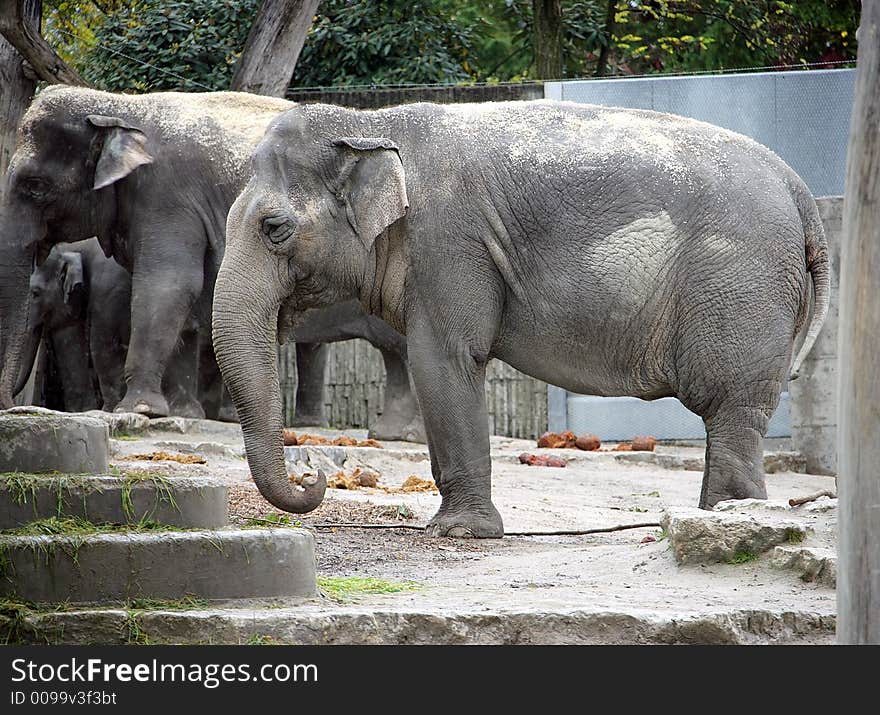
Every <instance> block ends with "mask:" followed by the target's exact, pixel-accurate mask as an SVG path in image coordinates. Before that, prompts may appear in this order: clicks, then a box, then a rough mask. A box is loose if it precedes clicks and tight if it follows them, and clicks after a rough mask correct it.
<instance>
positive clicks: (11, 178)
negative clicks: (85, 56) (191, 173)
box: [0, 87, 153, 408]
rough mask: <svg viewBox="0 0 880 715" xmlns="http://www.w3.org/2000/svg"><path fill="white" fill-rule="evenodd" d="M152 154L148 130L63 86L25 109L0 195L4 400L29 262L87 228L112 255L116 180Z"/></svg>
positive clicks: (7, 402)
mask: <svg viewBox="0 0 880 715" xmlns="http://www.w3.org/2000/svg"><path fill="white" fill-rule="evenodd" d="M152 161H153V158H152V156H151V154H150V151H149V149H148V140H147V137H146V135H145V134H144V132H143V131H141V130H140V129H139V128H137V127H134V126H132V125H130V124H129V123H127V122H126V121H124V120H122V119H120V118H118V117H115V116H107V115H94V114H89V115H86V114H84V113H83V110H82V107H81V106H78V105H77V103H76V101H75V97H71V96H68V95H65V90H64V88H60V87H50V88H48V89H46V90H44V91H43V92H42V93H41V94H40V95H39V96H38V97H37V98H36V99H35V100H34V102H33V103H32V104H31V106H30V108H29V109H28V111H27V112H26V113H25V116H24V118H23V119H22V123H21V126H20V127H19V134H18V143H17V146H16V151H15V153H14V155H13V157H12V160H11V162H10V164H9V168H8V170H7V173H6V177H5V184H4V191H3V197H2V203H0V408H5V407H9V406H11V404H12V392H13V387H14V386H15V383H16V381H17V380H16V378H17V377H18V374H19V363H20V355H21V350H22V347H23V342H24V340H25V334H26V319H27V314H26V313H27V308H26V306H27V302H26V301H27V296H28V280H29V277H30V275H31V271H32V268H33V267H34V265H35V264H36V265H37V266H39V265H41V264H42V263H43V261H44V260H45V259H46V257H47V255H48V253H49V250H50V249H51V247H52V245H53V244H56V243H60V242H72V241H79V240H82V239H85V238H89V237H90V236H98V239H99V241H100V242H101V247H102V249H103V250H104V253H105V254H106V255H107V256H108V257H109V256H111V255H112V254H113V245H112V237H113V235H114V232H113V230H112V227H113V224H114V221H115V220H116V206H117V203H116V196H115V192H116V187H117V185H118V183H119V182H120V181H121V180H123V179H125V178H126V177H127V176H129V174H131V173H132V172H134V171H135V170H136V169H137V168H138V167H141V166H143V165H145V164H149V163H151V162H152Z"/></svg>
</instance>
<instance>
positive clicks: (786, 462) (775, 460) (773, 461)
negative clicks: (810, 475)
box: [764, 452, 807, 474]
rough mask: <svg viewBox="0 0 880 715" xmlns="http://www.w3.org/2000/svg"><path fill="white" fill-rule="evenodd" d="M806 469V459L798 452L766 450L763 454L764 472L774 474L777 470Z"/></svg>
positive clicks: (799, 471)
mask: <svg viewBox="0 0 880 715" xmlns="http://www.w3.org/2000/svg"><path fill="white" fill-rule="evenodd" d="M806 471H807V460H806V458H805V457H804V456H803V455H802V454H801V453H800V452H766V453H765V454H764V472H765V473H766V474H776V473H777V472H798V473H805V472H806Z"/></svg>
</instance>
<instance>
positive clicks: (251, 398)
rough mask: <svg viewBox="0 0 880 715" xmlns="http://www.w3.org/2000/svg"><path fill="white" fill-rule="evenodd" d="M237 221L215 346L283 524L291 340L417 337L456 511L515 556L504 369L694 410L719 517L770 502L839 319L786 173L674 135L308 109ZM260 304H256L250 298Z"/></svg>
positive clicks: (694, 137) (456, 115)
mask: <svg viewBox="0 0 880 715" xmlns="http://www.w3.org/2000/svg"><path fill="white" fill-rule="evenodd" d="M253 166H254V176H253V178H252V179H251V181H250V182H249V183H248V185H247V186H246V188H245V190H244V191H243V192H242V194H241V195H240V196H239V197H238V198H237V199H236V201H235V203H234V205H233V206H232V208H231V210H230V213H229V220H228V232H227V247H226V255H225V257H224V260H223V265H222V267H221V270H220V274H219V276H218V278H217V286H216V290H215V297H214V345H215V350H216V352H217V356H218V360H219V363H220V367H221V370H222V372H223V375H224V378H225V380H226V384H227V386H228V388H229V391H230V394H231V395H232V398H233V400H234V401H235V404H236V407H237V410H238V414H239V417H240V420H241V424H242V428H243V430H244V437H245V445H246V448H247V457H248V460H249V463H250V467H251V473H252V474H253V476H254V479H255V481H256V483H257V485H258V486H259V488H260V490H261V491H262V493H263V494H264V496H266V497H267V498H268V499H269V500H270V501H271V502H273V503H274V504H275V505H276V506H278V507H280V508H282V509H288V510H295V507H297V506H298V505H299V502H301V501H308V502H309V503H316V502H317V501H318V500H319V493H320V491H321V488H322V486H323V485H322V484H321V483H320V482H319V483H316V484H314V485H311V486H309V487H307V488H306V490H305V494H306V497H308V498H306V497H304V496H302V495H300V494H297V493H295V492H294V490H293V488H292V487H291V484H290V482H289V481H288V480H287V476H286V474H285V471H284V458H283V452H282V447H281V440H280V437H279V434H278V433H279V427H280V415H279V407H278V382H277V376H276V372H275V362H274V357H273V356H274V352H273V351H274V347H273V346H274V338H275V332H276V324H277V322H278V314H279V309H280V312H281V322H282V323H283V322H285V320H288V319H289V317H288V316H290V315H292V314H295V313H296V312H297V311H299V310H303V309H306V308H311V307H314V306H319V305H324V304H327V303H333V302H337V301H340V300H342V299H345V298H357V299H359V300H360V302H361V305H363V306H364V308H365V309H366V310H368V311H369V312H370V313H371V314H373V315H377V316H380V317H382V318H383V319H384V320H386V321H387V322H388V323H389V324H390V325H392V326H393V327H395V328H396V329H397V330H399V331H400V332H402V333H404V334H405V335H406V336H407V346H408V348H409V359H410V366H411V370H412V373H413V379H414V383H415V387H416V392H417V394H418V400H419V404H420V406H421V408H422V414H423V417H424V419H425V426H426V430H427V433H428V445H429V448H430V453H431V465H432V470H433V474H434V479H435V481H436V482H437V485H438V487H439V489H440V492H441V495H442V505H441V507H440V510H439V511H438V512H437V514H436V515H435V516H434V518H433V519H432V520H431V522H430V524H429V529H428V532H429V533H430V534H433V535H448V536H472V537H498V536H501V535H502V533H503V526H502V520H501V516H500V515H499V513H498V511H497V510H496V509H495V507H494V505H493V504H492V501H491V479H490V464H491V463H490V459H489V434H488V426H487V415H486V405H485V401H484V400H485V398H484V392H483V383H484V378H485V370H486V363H487V362H488V360H489V359H490V358H492V357H495V358H499V359H501V360H503V361H504V362H507V363H508V364H510V365H512V366H513V367H515V368H517V369H518V370H521V371H523V372H525V373H527V374H529V375H533V376H535V377H537V378H540V379H542V380H546V381H547V382H551V383H554V384H556V385H559V386H561V387H564V388H566V389H568V390H572V391H575V392H580V393H586V394H595V395H634V396H637V397H641V398H643V399H648V400H651V399H657V398H661V397H666V396H676V397H678V398H679V399H680V400H681V401H682V402H683V403H684V404H685V405H686V406H687V407H688V408H689V409H691V410H692V411H694V412H695V413H697V414H698V415H700V416H701V417H702V418H703V420H704V423H705V426H706V431H707V448H706V469H705V474H704V477H703V486H702V492H701V494H700V498H699V504H700V506H702V507H704V508H711V507H712V506H713V505H714V504H715V503H716V502H718V501H720V500H722V499H743V498H747V497H756V498H765V496H766V491H765V485H764V475H763V470H762V442H763V435H764V433H765V431H766V428H767V423H768V419H769V417H770V416H771V414H772V413H773V411H774V409H775V408H776V405H777V402H778V399H779V393H780V390H781V388H782V385H783V382H784V381H785V379H786V378H787V376H788V374H789V365H790V364H791V357H792V353H793V342H794V340H795V337H796V334H797V333H798V331H799V330H800V328H801V327H802V326H803V324H804V323H805V322H806V318H807V315H808V313H809V309H808V304H809V300H808V298H809V276H812V282H813V287H814V293H815V304H816V309H815V310H814V312H813V318H812V321H811V324H810V328H809V331H808V333H807V336H806V338H805V343H804V346H803V348H802V349H801V352H800V353H799V356H798V360H796V361H795V370H796V367H797V365H798V364H799V363H800V360H802V359H803V355H804V354H805V353H806V351H808V350H809V348H810V346H811V345H812V342H813V341H814V340H815V336H816V334H817V332H818V330H819V328H820V327H821V323H822V320H823V319H824V315H825V312H826V310H827V304H828V259H827V247H826V243H825V239H824V234H823V231H822V225H821V222H820V220H819V216H818V212H817V209H816V205H815V203H814V201H813V199H812V197H811V196H810V193H809V191H808V190H807V188H806V186H805V185H804V184H803V182H802V181H801V180H800V179H799V178H798V177H797V176H796V175H795V174H794V172H792V171H791V169H790V168H789V167H788V166H786V165H785V164H784V163H783V162H782V161H781V160H780V159H779V158H778V157H777V156H776V155H774V154H773V153H772V152H770V151H769V150H767V149H766V148H764V147H762V146H760V145H758V144H756V143H755V142H753V141H751V140H749V139H747V138H745V137H742V136H740V135H736V134H733V133H731V132H728V131H726V130H723V129H720V128H718V127H714V126H711V125H707V124H703V123H700V122H695V121H692V120H688V119H684V118H681V117H675V116H672V115H665V114H657V113H653V112H645V111H635V110H625V109H614V108H601V107H595V106H589V105H575V104H568V103H554V102H546V101H541V102H508V103H498V104H484V105H445V106H443V105H431V104H415V105H408V106H404V107H398V108H390V109H386V110H380V111H374V112H358V111H354V110H348V109H343V108H339V107H332V106H328V105H302V106H299V107H297V108H295V109H293V110H291V111H289V112H287V113H285V114H283V115H282V116H281V117H279V118H278V119H277V120H276V121H275V122H273V124H272V126H271V127H270V129H269V131H268V132H267V134H266V137H265V138H264V139H263V141H262V142H261V143H260V145H259V147H258V148H257V150H256V152H255V154H254V160H253ZM241 286H247V287H248V288H247V290H246V291H244V290H242V289H241Z"/></svg>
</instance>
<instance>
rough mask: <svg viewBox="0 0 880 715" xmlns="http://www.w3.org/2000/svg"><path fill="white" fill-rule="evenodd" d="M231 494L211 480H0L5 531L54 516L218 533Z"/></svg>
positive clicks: (0, 508)
mask: <svg viewBox="0 0 880 715" xmlns="http://www.w3.org/2000/svg"><path fill="white" fill-rule="evenodd" d="M227 492H228V488H227V485H226V484H225V483H224V482H222V481H220V480H217V479H210V478H207V477H188V476H180V477H168V478H151V477H147V478H137V479H130V478H128V479H127V478H125V477H118V476H109V475H104V476H86V475H84V476H74V477H65V476H52V475H8V476H6V477H0V529H14V528H16V527H19V526H21V525H23V524H26V523H28V522H31V521H35V520H38V519H48V518H49V517H53V516H66V517H81V518H83V519H86V520H87V521H91V522H93V523H111V524H130V523H137V522H140V521H155V522H158V523H160V524H169V525H171V526H179V527H184V528H190V529H217V528H220V527H223V526H226V525H227V523H228V518H227V496H228V495H227Z"/></svg>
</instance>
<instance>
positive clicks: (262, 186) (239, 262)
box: [213, 107, 408, 512]
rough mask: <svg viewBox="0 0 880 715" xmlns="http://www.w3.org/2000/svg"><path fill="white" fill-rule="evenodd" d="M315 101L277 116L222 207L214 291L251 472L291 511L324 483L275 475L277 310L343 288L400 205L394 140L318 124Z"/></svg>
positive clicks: (218, 335) (307, 503)
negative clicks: (246, 178)
mask: <svg viewBox="0 0 880 715" xmlns="http://www.w3.org/2000/svg"><path fill="white" fill-rule="evenodd" d="M323 110H324V111H327V110H328V108H326V107H325V108H323ZM320 111H321V110H318V109H315V108H311V109H309V108H306V107H299V108H297V109H294V110H291V111H290V112H288V113H286V114H285V115H282V117H281V118H280V119H278V120H276V122H275V123H274V125H273V126H272V127H271V128H270V129H269V131H268V132H267V134H266V136H265V137H264V139H263V141H262V142H261V143H260V145H259V146H258V147H257V149H256V151H255V153H254V156H253V178H252V179H251V181H250V183H249V184H248V185H247V186H246V187H245V189H244V191H243V192H242V194H241V195H240V196H239V197H238V199H237V200H236V201H235V203H234V204H233V206H232V208H231V209H230V212H229V217H228V219H227V237H226V250H225V254H224V257H223V264H222V266H221V269H220V273H219V275H218V277H217V283H216V287H215V290H214V318H213V329H214V350H215V352H216V354H217V358H218V362H219V364H220V367H221V370H222V372H223V377H224V380H225V382H226V385H227V387H228V388H229V392H230V395H231V396H232V399H233V400H234V401H235V406H236V409H237V410H238V415H239V418H240V421H241V426H242V430H243V432H244V438H245V447H246V450H247V456H248V461H249V464H250V468H251V474H252V475H253V477H254V481H255V482H256V484H257V486H258V487H259V488H260V491H261V492H262V494H263V495H264V496H265V497H266V498H267V499H268V500H269V501H270V502H272V503H273V504H274V505H276V506H277V507H280V508H282V509H285V510H287V511H293V512H304V511H309V510H311V509H314V508H315V507H316V506H317V505H318V504H319V503H320V501H321V499H322V498H323V492H324V488H325V486H326V485H325V482H324V480H323V479H322V478H320V475H318V477H317V478H316V479H315V480H314V483H312V484H308V483H306V482H304V484H305V486H304V487H299V486H294V485H293V484H292V483H291V482H290V481H289V480H288V477H287V473H286V469H285V463H284V452H283V445H282V439H281V429H282V420H281V399H280V394H279V387H278V374H277V370H276V361H275V343H276V339H277V325H278V315H279V308H280V307H281V306H282V305H283V306H284V309H285V313H286V314H287V313H288V312H289V311H291V310H292V311H301V310H304V309H307V308H311V307H317V306H320V305H327V304H331V303H336V302H338V301H340V300H344V299H347V298H350V297H353V296H355V295H356V294H357V291H358V288H359V281H361V280H362V276H363V275H364V273H365V271H366V270H367V269H368V267H369V265H370V264H371V262H372V263H374V262H375V261H371V260H370V257H371V254H372V253H373V244H374V242H375V241H376V238H377V236H379V235H380V234H381V233H382V232H383V231H385V229H386V228H388V227H389V226H390V225H391V224H393V223H394V222H395V221H397V220H399V219H401V218H402V217H403V216H404V215H405V214H406V210H407V207H408V199H407V194H406V177H405V173H404V168H403V163H402V162H401V158H400V152H399V149H398V147H397V146H396V145H395V144H394V142H393V141H391V140H389V139H387V138H375V137H353V136H344V135H343V136H336V135H332V134H329V133H325V132H323V131H322V130H321V129H319V128H318V127H321V126H324V125H325V123H324V122H319V121H316V115H317V114H318V113H319V112H320Z"/></svg>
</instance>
